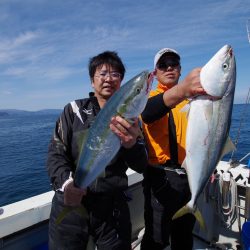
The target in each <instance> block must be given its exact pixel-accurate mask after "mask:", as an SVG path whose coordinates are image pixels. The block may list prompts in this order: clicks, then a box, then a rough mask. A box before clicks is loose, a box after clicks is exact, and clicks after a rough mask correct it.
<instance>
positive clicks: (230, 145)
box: [220, 136, 236, 159]
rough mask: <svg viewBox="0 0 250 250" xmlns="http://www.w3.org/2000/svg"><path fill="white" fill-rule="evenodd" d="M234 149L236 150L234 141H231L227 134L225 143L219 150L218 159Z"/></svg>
mask: <svg viewBox="0 0 250 250" xmlns="http://www.w3.org/2000/svg"><path fill="white" fill-rule="evenodd" d="M234 150H236V147H235V145H234V143H233V142H232V140H231V138H230V137H229V136H228V137H227V140H226V143H225V145H224V147H223V150H222V152H221V157H220V159H222V158H223V156H224V155H226V154H228V153H230V152H232V151H234Z"/></svg>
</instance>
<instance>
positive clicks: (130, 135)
mask: <svg viewBox="0 0 250 250" xmlns="http://www.w3.org/2000/svg"><path fill="white" fill-rule="evenodd" d="M109 127H110V129H111V130H112V131H113V132H114V133H115V134H116V135H117V136H118V137H119V138H120V140H121V144H122V146H123V147H125V148H131V147H132V146H134V144H135V143H136V140H137V137H138V136H140V135H141V130H140V127H139V125H138V118H134V119H133V120H132V121H129V122H128V121H126V120H125V119H124V118H122V117H120V116H116V117H112V119H111V122H110V126H109Z"/></svg>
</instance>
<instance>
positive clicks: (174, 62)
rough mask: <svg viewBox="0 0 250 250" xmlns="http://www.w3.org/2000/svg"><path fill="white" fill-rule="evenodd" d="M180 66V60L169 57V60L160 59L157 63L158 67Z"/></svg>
mask: <svg viewBox="0 0 250 250" xmlns="http://www.w3.org/2000/svg"><path fill="white" fill-rule="evenodd" d="M178 66H180V62H179V61H178V60H171V59H167V60H164V61H160V62H159V63H157V68H158V69H167V68H168V67H171V68H176V67H178Z"/></svg>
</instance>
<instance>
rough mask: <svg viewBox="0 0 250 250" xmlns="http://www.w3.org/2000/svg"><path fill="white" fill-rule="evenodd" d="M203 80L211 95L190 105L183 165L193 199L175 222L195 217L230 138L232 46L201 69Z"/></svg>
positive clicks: (232, 93) (200, 97) (233, 89)
mask: <svg viewBox="0 0 250 250" xmlns="http://www.w3.org/2000/svg"><path fill="white" fill-rule="evenodd" d="M200 79H201V85H202V87H203V88H204V89H205V91H206V92H207V94H208V95H204V96H199V97H197V98H195V99H193V100H192V101H191V102H190V110H189V113H188V126H187V132H186V158H185V160H184V162H183V165H182V167H184V168H186V170H187V175H188V182H189V186H190V190H191V194H192V196H191V200H190V201H189V202H188V203H187V205H186V206H185V209H186V211H185V212H184V210H185V209H184V210H182V212H181V211H180V210H179V212H177V213H176V215H175V216H174V218H176V217H179V216H180V215H183V214H184V213H186V212H191V213H194V214H195V212H196V202H197V199H198V197H199V195H200V194H201V192H202V191H203V189H204V187H205V185H206V183H207V182H208V180H209V178H210V176H211V175H212V174H213V172H214V170H215V168H216V166H217V164H218V162H219V160H220V158H221V156H222V153H223V149H224V146H225V144H226V141H227V138H228V134H229V129H230V124H231V114H232V106H233V100H234V91H235V82H236V64H235V58H234V55H233V52H232V48H231V47H230V46H229V45H225V46H223V47H222V48H221V49H220V50H219V51H218V52H217V53H216V54H215V55H214V56H213V57H212V58H211V60H210V61H209V62H208V63H207V64H206V65H205V66H204V67H203V68H202V70H201V74H200ZM181 213H182V214H181ZM199 216H200V215H197V219H198V220H200V218H198V217H199ZM200 223H201V224H202V222H201V221H200ZM203 226H204V225H203Z"/></svg>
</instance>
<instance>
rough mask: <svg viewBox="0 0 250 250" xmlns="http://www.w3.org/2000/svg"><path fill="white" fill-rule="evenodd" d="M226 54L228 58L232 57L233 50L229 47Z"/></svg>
mask: <svg viewBox="0 0 250 250" xmlns="http://www.w3.org/2000/svg"><path fill="white" fill-rule="evenodd" d="M227 53H228V54H229V55H230V57H233V55H234V52H233V48H232V47H231V46H230V47H229V48H228V52H227Z"/></svg>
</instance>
